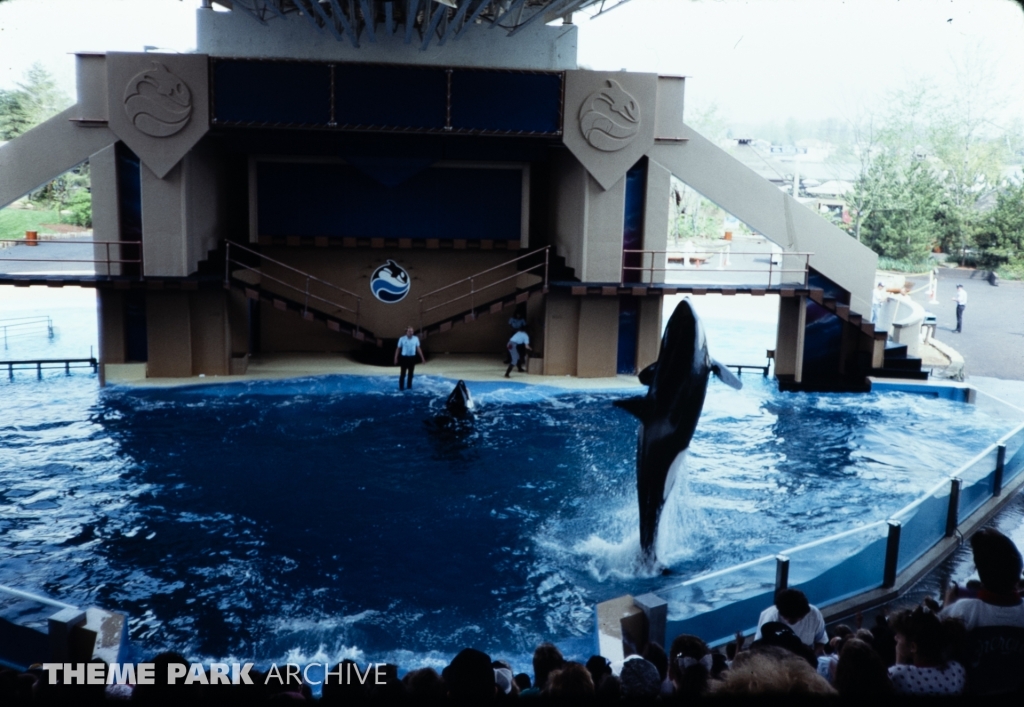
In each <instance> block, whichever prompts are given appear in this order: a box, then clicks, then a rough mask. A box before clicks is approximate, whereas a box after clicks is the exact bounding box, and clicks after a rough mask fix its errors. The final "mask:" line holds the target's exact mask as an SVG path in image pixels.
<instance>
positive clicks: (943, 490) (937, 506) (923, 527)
mask: <svg viewBox="0 0 1024 707" xmlns="http://www.w3.org/2000/svg"><path fill="white" fill-rule="evenodd" d="M950 484H951V482H949V481H946V482H943V483H942V485H941V486H939V487H938V488H936V489H934V490H933V491H932V493H931V494H930V495H928V496H926V497H925V498H924V500H923V501H921V502H920V503H918V504H913V505H912V506H910V507H908V508H905V509H903V510H902V511H900V512H899V513H897V514H896V515H895V516H893V517H894V518H895V519H896V520H898V521H900V523H902V525H903V527H902V528H901V529H900V555H899V561H898V562H897V563H896V570H897V571H898V572H902V571H903V570H905V569H906V568H907V567H909V566H910V564H911V563H912V562H914V561H915V560H917V559H918V558H919V557H921V555H923V554H924V553H926V552H928V550H930V549H931V548H932V546H933V545H935V543H937V542H939V540H941V539H942V538H943V537H945V535H946V518H947V516H948V515H949V487H950Z"/></svg>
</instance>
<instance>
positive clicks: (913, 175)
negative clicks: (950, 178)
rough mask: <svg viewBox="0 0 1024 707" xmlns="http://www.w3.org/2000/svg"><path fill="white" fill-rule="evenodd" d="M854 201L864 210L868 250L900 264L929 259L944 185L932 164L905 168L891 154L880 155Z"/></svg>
mask: <svg viewBox="0 0 1024 707" xmlns="http://www.w3.org/2000/svg"><path fill="white" fill-rule="evenodd" d="M851 202H853V203H857V204H859V205H860V206H859V209H858V212H857V213H856V214H855V220H856V222H857V224H858V227H859V229H860V237H861V241H862V242H863V243H864V244H865V245H867V246H868V247H870V248H871V249H872V250H874V251H875V252H876V253H878V254H879V255H881V256H885V257H889V258H894V259H897V260H905V261H910V262H920V261H922V260H924V259H925V258H927V256H928V253H929V252H930V251H931V249H932V246H933V244H934V243H935V239H936V232H937V225H936V217H937V215H938V213H939V207H940V204H941V203H942V185H941V184H940V183H939V181H938V179H937V178H936V177H935V175H934V174H933V173H932V171H931V169H930V168H929V166H928V164H927V163H926V162H924V161H922V160H914V161H911V162H910V163H909V164H906V165H905V166H902V165H901V164H900V161H899V159H898V157H897V156H896V155H894V154H892V153H891V152H885V153H883V154H881V155H879V156H877V157H876V158H875V160H874V161H873V162H872V163H871V165H870V166H869V167H868V169H867V171H866V172H865V173H864V174H862V175H861V177H860V178H859V179H858V180H857V182H856V183H855V184H854V189H853V195H852V197H851Z"/></svg>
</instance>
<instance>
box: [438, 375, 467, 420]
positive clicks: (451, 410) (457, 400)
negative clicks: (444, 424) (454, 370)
mask: <svg viewBox="0 0 1024 707" xmlns="http://www.w3.org/2000/svg"><path fill="white" fill-rule="evenodd" d="M444 408H445V410H446V411H447V412H448V414H449V415H451V416H452V417H455V418H463V417H466V416H468V415H471V414H472V412H473V396H471V395H470V394H469V388H467V387H466V381H463V380H460V381H459V382H458V383H456V384H455V389H454V390H452V392H451V394H450V395H449V396H448V400H446V401H445V403H444Z"/></svg>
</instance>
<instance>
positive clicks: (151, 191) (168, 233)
mask: <svg viewBox="0 0 1024 707" xmlns="http://www.w3.org/2000/svg"><path fill="white" fill-rule="evenodd" d="M181 172H182V168H181V165H180V164H178V165H176V166H175V167H173V168H172V169H171V171H170V172H168V173H167V176H165V177H164V178H163V179H160V178H159V177H157V176H156V175H155V174H153V172H152V171H151V170H150V169H149V167H147V166H146V165H145V164H143V165H142V166H141V174H142V256H143V260H144V272H145V274H146V276H147V277H185V276H187V275H188V274H189V269H188V265H187V249H186V247H185V242H184V239H183V236H184V233H185V218H184V217H185V205H184V203H183V193H182V191H183V190H182V177H181Z"/></svg>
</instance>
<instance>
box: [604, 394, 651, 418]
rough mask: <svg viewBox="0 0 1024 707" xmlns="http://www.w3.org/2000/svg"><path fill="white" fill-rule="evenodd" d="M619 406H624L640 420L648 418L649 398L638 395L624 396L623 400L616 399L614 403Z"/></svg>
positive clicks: (623, 407)
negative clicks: (633, 396) (632, 396)
mask: <svg viewBox="0 0 1024 707" xmlns="http://www.w3.org/2000/svg"><path fill="white" fill-rule="evenodd" d="M612 405H614V406H615V407H617V408H622V409H623V410H625V411H626V412H628V413H629V414H631V415H634V416H635V417H637V418H638V419H639V420H640V422H643V421H645V420H646V419H647V411H648V410H649V409H650V405H649V403H648V402H647V398H646V397H644V396H642V395H638V396H636V397H635V398H624V399H622V400H616V401H614V402H613V403H612Z"/></svg>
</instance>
